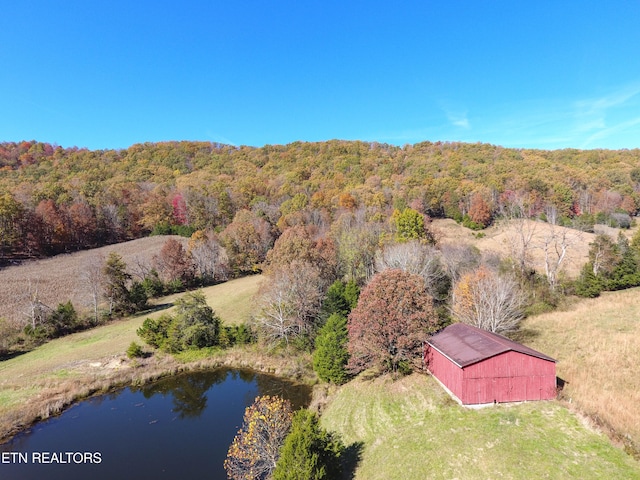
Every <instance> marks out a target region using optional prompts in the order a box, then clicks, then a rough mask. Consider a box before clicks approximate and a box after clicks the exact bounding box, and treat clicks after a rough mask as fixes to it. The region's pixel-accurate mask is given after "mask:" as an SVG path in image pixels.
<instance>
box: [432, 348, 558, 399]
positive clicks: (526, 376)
mask: <svg viewBox="0 0 640 480" xmlns="http://www.w3.org/2000/svg"><path fill="white" fill-rule="evenodd" d="M425 357H426V361H427V365H428V368H429V371H430V372H431V373H432V374H433V376H435V377H436V378H437V379H438V380H440V382H442V383H443V384H444V385H445V386H446V387H447V388H448V389H449V390H450V391H451V392H452V393H453V394H454V395H455V396H456V397H458V398H459V399H460V401H461V402H462V403H463V404H465V405H469V404H479V403H493V402H494V401H496V402H520V401H525V400H551V399H553V398H555V396H556V364H555V363H554V362H552V361H549V360H544V359H541V358H538V357H533V356H531V355H525V354H522V353H519V352H514V351H508V352H505V353H503V354H500V355H496V356H495V357H491V358H488V359H486V360H483V361H481V362H478V363H475V364H473V365H469V366H467V367H465V368H460V367H458V366H457V365H456V364H455V363H453V362H452V361H451V360H449V359H448V358H447V357H446V356H444V355H443V354H442V353H440V352H439V351H438V350H436V349H435V348H433V347H431V346H430V345H429V346H428V347H427V351H426V354H425Z"/></svg>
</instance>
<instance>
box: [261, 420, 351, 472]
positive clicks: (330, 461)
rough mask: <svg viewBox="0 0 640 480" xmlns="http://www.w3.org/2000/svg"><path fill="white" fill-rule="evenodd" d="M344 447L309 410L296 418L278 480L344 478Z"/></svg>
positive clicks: (288, 437) (282, 453) (281, 457)
mask: <svg viewBox="0 0 640 480" xmlns="http://www.w3.org/2000/svg"><path fill="white" fill-rule="evenodd" d="M343 452H344V445H343V444H342V442H341V440H340V439H339V438H338V437H337V436H335V435H334V434H332V433H329V432H327V431H325V430H324V429H322V428H321V427H320V425H319V424H318V417H317V416H316V415H315V414H314V413H312V412H310V411H309V410H298V411H297V412H296V413H295V414H294V415H293V421H292V424H291V431H290V432H289V435H287V437H286V439H285V441H284V444H283V445H282V448H281V449H280V458H279V459H278V463H277V464H276V468H275V470H274V471H273V477H272V478H273V479H274V480H321V479H334V478H339V477H340V472H341V468H340V461H341V458H340V457H341V456H342V453H343Z"/></svg>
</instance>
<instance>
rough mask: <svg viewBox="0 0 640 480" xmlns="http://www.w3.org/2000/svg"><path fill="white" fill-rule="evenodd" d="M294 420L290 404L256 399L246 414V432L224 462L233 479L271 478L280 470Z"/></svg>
mask: <svg viewBox="0 0 640 480" xmlns="http://www.w3.org/2000/svg"><path fill="white" fill-rule="evenodd" d="M292 417H293V411H292V409H291V404H290V403H289V401H288V400H284V399H282V398H280V397H272V396H269V395H264V396H261V397H256V399H255V401H254V402H253V404H252V405H250V406H248V407H247V409H246V410H245V412H244V418H243V423H242V428H241V429H240V430H239V431H238V434H237V435H236V437H235V438H234V439H233V443H232V444H231V446H230V447H229V451H228V453H227V459H226V460H225V462H224V468H225V470H226V471H227V475H228V476H229V478H231V479H233V480H254V479H262V478H266V477H268V476H269V475H270V474H271V472H272V471H273V470H274V469H275V468H276V464H277V462H278V458H279V457H280V447H282V444H283V443H284V440H285V438H286V437H287V435H288V434H289V430H290V428H291V420H292Z"/></svg>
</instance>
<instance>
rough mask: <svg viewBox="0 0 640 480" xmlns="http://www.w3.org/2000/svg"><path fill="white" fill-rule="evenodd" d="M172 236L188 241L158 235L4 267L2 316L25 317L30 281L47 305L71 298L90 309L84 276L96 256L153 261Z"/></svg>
mask: <svg viewBox="0 0 640 480" xmlns="http://www.w3.org/2000/svg"><path fill="white" fill-rule="evenodd" d="M169 238H175V239H178V240H180V241H182V242H185V244H186V242H187V239H186V238H182V237H177V236H165V235H159V236H155V237H146V238H140V239H138V240H132V241H130V242H124V243H119V244H117V245H108V246H106V247H101V248H95V249H93V250H85V251H81V252H76V253H70V254H64V255H57V256H55V257H51V258H47V259H44V260H32V261H27V262H24V263H23V264H21V265H17V266H13V267H6V268H2V269H0V285H2V288H0V318H6V319H7V320H9V321H12V322H15V321H18V322H19V321H21V320H22V319H23V317H24V315H23V312H24V311H25V309H26V306H27V302H28V297H29V285H30V284H31V290H32V291H35V289H36V288H37V291H38V297H39V299H40V301H41V302H43V303H44V304H45V305H48V306H50V307H52V308H55V307H56V306H57V305H58V303H61V302H66V301H68V300H71V302H72V303H73V305H74V306H75V307H76V309H77V310H84V309H87V308H88V306H89V305H90V304H91V296H90V291H89V288H88V285H87V282H86V281H84V280H83V278H82V277H83V272H84V270H85V269H86V266H87V265H88V264H89V263H90V262H91V261H92V260H93V259H96V258H106V257H107V256H108V255H109V253H111V252H117V253H118V254H120V255H122V258H123V259H124V261H125V262H126V263H127V265H128V266H129V267H133V266H134V265H135V263H136V262H142V263H146V264H150V263H151V259H152V257H153V256H154V255H157V254H158V253H160V250H161V249H162V246H163V245H164V243H165V242H166V241H167V239H169Z"/></svg>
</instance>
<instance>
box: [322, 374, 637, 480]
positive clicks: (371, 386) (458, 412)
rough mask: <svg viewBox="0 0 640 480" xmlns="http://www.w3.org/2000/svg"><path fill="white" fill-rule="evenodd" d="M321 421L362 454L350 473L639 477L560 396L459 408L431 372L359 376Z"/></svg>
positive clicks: (387, 477)
mask: <svg viewBox="0 0 640 480" xmlns="http://www.w3.org/2000/svg"><path fill="white" fill-rule="evenodd" d="M321 418H322V419H321V422H322V425H323V426H324V427H325V428H327V429H329V430H333V431H336V432H338V433H340V434H341V435H342V437H343V440H344V441H345V443H346V444H347V445H350V450H351V453H352V455H354V456H355V457H358V456H359V457H360V458H359V462H357V466H356V468H355V478H356V479H366V480H375V479H381V480H382V479H384V480H392V479H402V480H406V479H423V478H433V479H453V478H455V479H460V480H462V479H487V478H508V479H527V480H528V479H532V478H553V479H555V478H557V479H564V478H577V479H599V478H624V479H633V478H640V464H639V463H637V462H636V461H635V460H633V459H632V458H631V457H630V456H628V455H626V454H625V453H624V452H623V451H622V450H621V449H619V448H616V447H614V446H613V445H611V443H610V442H609V440H608V438H607V437H606V436H605V435H602V434H599V433H596V432H595V431H593V430H590V429H589V428H588V427H587V426H585V425H584V424H582V423H581V422H580V421H579V419H578V417H577V416H575V415H574V414H572V413H571V412H570V411H569V410H568V409H567V408H565V407H563V406H562V405H561V404H559V403H558V402H555V401H554V402H531V403H524V404H518V405H498V406H497V407H489V408H484V409H480V410H474V409H468V408H463V407H461V406H460V405H458V404H457V403H455V402H454V401H453V400H451V399H450V397H448V395H447V394H446V393H444V391H443V390H442V388H441V387H440V386H439V385H438V384H437V383H436V381H435V380H434V379H433V378H432V377H428V376H425V375H421V374H413V375H411V376H408V377H405V378H401V379H399V380H396V381H393V380H392V379H391V378H390V377H388V376H385V377H381V378H377V379H375V380H363V379H357V380H354V381H352V382H350V383H348V384H347V385H345V386H343V387H341V388H340V389H339V390H338V391H337V393H336V394H335V395H334V397H333V398H331V399H330V400H329V403H328V406H327V407H326V409H325V411H324V413H323V415H322V417H321Z"/></svg>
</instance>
